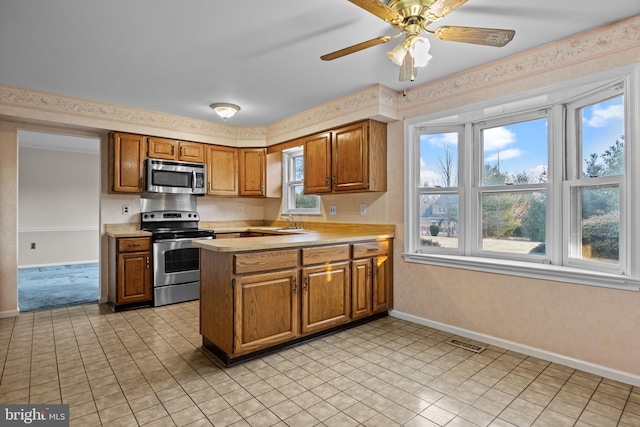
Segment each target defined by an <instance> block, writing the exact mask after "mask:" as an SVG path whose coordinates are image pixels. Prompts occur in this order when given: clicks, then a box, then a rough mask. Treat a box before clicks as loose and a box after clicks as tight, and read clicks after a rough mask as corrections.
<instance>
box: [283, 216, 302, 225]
mask: <svg viewBox="0 0 640 427" xmlns="http://www.w3.org/2000/svg"><path fill="white" fill-rule="evenodd" d="M280 218H282V219H286V220H287V221H288V222H289V226H290V228H298V227H297V224H296V219H295V218H294V217H293V215H282V216H281V217H280Z"/></svg>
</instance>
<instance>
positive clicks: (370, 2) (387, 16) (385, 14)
mask: <svg viewBox="0 0 640 427" xmlns="http://www.w3.org/2000/svg"><path fill="white" fill-rule="evenodd" d="M349 1H350V2H351V3H353V4H355V5H356V6H360V7H361V8H363V9H364V10H366V11H367V12H370V13H373V14H374V15H376V16H377V17H378V18H380V19H384V20H385V21H387V22H392V21H402V17H400V15H398V14H397V13H395V12H394V11H393V10H391V9H389V8H388V7H387V5H386V4H384V3H381V2H380V1H379V0H349Z"/></svg>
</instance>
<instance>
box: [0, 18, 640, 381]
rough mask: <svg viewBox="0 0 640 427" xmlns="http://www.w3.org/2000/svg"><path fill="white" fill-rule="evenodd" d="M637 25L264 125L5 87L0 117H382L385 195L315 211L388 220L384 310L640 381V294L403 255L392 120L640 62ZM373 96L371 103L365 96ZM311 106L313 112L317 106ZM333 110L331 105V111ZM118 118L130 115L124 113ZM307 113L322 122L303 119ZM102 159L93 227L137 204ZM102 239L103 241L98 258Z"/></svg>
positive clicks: (10, 196)
mask: <svg viewBox="0 0 640 427" xmlns="http://www.w3.org/2000/svg"><path fill="white" fill-rule="evenodd" d="M637 34H640V17H634V18H631V19H629V20H627V21H624V22H621V23H618V24H615V25H612V26H609V27H605V28H602V29H597V30H594V31H591V32H588V33H585V34H581V35H577V36H574V37H572V38H569V39H566V40H562V41H560V42H557V43H554V44H551V45H547V46H543V47H540V48H538V49H534V50H532V51H529V52H525V53H523V54H519V55H516V56H513V57H509V58H506V59H504V60H503V61H500V62H498V63H493V64H489V65H487V66H483V67H479V68H476V69H472V70H469V71H466V72H463V73H460V74H458V75H455V76H451V77H449V78H445V79H442V80H439V81H436V82H433V83H430V84H426V85H423V86H419V87H417V88H415V89H412V90H410V91H409V92H408V93H407V96H406V97H402V96H401V95H400V94H395V95H393V94H391V93H390V91H389V90H388V89H384V88H380V87H376V88H372V89H367V90H365V91H363V92H361V93H358V94H354V95H353V97H352V98H351V99H359V100H362V102H349V101H350V99H349V97H346V98H344V99H340V100H336V101H334V102H332V103H329V104H327V105H325V106H322V108H318V109H317V110H311V111H309V112H305V113H301V114H298V115H296V116H294V117H292V118H290V119H287V120H283V121H281V122H278V123H275V124H273V125H270V126H268V127H267V128H266V129H265V128H261V129H259V128H238V129H232V128H230V127H227V126H225V127H216V125H213V124H211V123H203V121H194V120H190V119H185V118H181V119H180V120H176V119H175V118H173V119H171V120H169V118H168V116H167V115H161V114H159V113H153V112H142V113H140V112H139V111H137V110H132V109H128V108H126V107H118V106H115V107H114V106H109V108H102V107H101V105H102V104H98V103H93V102H90V101H83V102H79V101H76V102H74V100H73V99H71V100H68V99H65V101H66V102H51V98H52V97H53V98H55V95H50V96H48V98H47V99H46V102H42V101H41V99H43V97H39V96H31V94H30V92H28V91H23V90H17V89H15V88H6V87H0V115H4V116H5V117H6V116H10V117H13V120H29V121H34V120H39V121H45V122H50V123H58V124H61V125H64V126H65V127H69V126H71V127H77V126H83V127H84V128H89V129H90V130H91V131H92V132H94V134H98V135H102V136H104V135H105V134H106V132H105V130H108V129H118V130H123V131H131V132H138V133H147V134H157V135H161V136H163V135H166V136H170V137H175V138H181V139H189V140H195V141H203V142H211V143H226V144H227V145H252V144H253V145H255V144H260V143H265V144H269V145H270V144H275V143H278V142H282V141H284V140H288V139H292V138H295V137H298V136H302V135H306V134H310V133H313V132H316V131H319V130H322V129H325V128H329V127H331V126H335V125H338V124H340V123H339V120H340V117H348V118H349V120H348V121H355V120H359V119H363V118H366V117H375V118H378V119H383V120H386V121H390V122H391V123H390V124H389V128H388V147H389V149H388V174H389V181H388V192H387V193H384V194H370V195H357V196H351V195H349V196H327V197H326V198H323V211H324V212H326V210H327V209H328V205H330V204H333V203H335V204H336V206H337V210H338V215H336V216H335V217H330V216H327V215H326V213H325V214H323V216H322V217H321V218H322V220H335V221H353V222H357V221H362V220H364V219H365V218H362V216H360V215H359V205H360V203H367V205H368V211H367V212H368V214H367V216H366V217H367V221H366V222H372V223H377V222H388V223H392V224H395V225H396V236H397V237H396V241H395V243H394V248H395V249H396V251H395V253H394V282H395V310H394V314H397V315H405V316H410V317H412V318H414V319H416V320H417V321H420V322H432V323H438V324H441V325H443V326H444V327H447V328H451V329H455V330H458V331H460V332H465V331H466V332H468V333H470V334H477V335H484V336H486V337H487V338H489V339H494V340H501V341H503V342H505V343H513V344H514V345H516V346H519V349H520V350H523V351H527V349H533V350H535V351H538V352H541V353H545V352H546V353H545V354H547V355H549V356H550V357H552V358H555V359H559V360H560V361H563V362H565V363H567V364H574V365H578V366H579V367H582V368H585V369H587V370H590V371H593V372H599V371H602V373H603V374H606V375H607V376H610V377H615V378H622V379H623V380H625V381H627V382H632V383H634V384H636V385H640V363H638V360H640V341H639V340H637V339H635V337H636V336H637V329H638V325H640V293H638V292H627V291H618V290H611V289H605V288H597V287H588V286H581V285H573V284H567V283H556V282H548V281H542V280H534V279H526V278H520V277H513V276H506V275H497V274H488V273H477V272H472V271H465V270H455V269H448V268H441V267H432V266H426V265H419V264H409V263H405V262H404V260H403V258H402V255H401V253H402V251H403V248H404V238H403V233H404V199H403V197H404V160H403V150H402V149H400V148H399V147H403V144H404V136H403V124H402V123H401V122H393V118H395V117H405V118H407V119H409V118H415V117H419V116H423V115H428V114H432V113H435V112H438V111H444V110H448V109H453V108H458V107H461V106H464V105H469V104H472V103H475V102H482V101H486V100H490V99H494V98H498V97H502V96H507V95H510V94H518V93H524V92H532V93H533V92H534V91H535V90H536V89H539V88H544V87H547V86H549V85H552V84H556V83H559V82H563V81H567V80H572V79H578V78H581V77H585V76H590V75H595V74H597V73H601V72H605V71H607V70H612V69H615V68H617V67H622V66H625V65H630V64H637V63H640V40H638V38H637ZM372 95H374V96H372ZM372 100H373V101H374V102H375V104H376V105H372V104H367V103H371V102H372ZM363 105H364V106H363ZM353 106H357V107H353ZM329 107H335V108H329ZM353 108H357V110H352V109H353ZM56 109H62V110H64V111H58V110H56ZM318 111H322V114H323V115H322V116H320V115H318V114H317V113H318ZM331 111H340V112H341V113H340V114H334V115H333V116H332V115H331V113H330V112H331ZM327 112H329V113H327ZM345 112H347V114H346V115H345ZM134 113H135V114H134ZM109 114H110V115H109ZM327 114H328V115H327ZM105 115H108V116H105ZM128 117H133V120H136V122H132V121H128V119H127V118H128ZM313 117H320V119H319V120H316V121H313V119H312V118H313ZM158 124H160V125H158ZM163 126H164V127H163ZM17 127H18V125H17V124H16V123H6V122H5V123H3V122H0V149H2V153H3V156H1V157H0V179H2V181H0V182H2V184H3V185H2V186H0V200H1V201H2V203H0V232H2V233H3V234H2V236H3V239H2V241H0V251H1V254H0V280H1V282H0V316H2V315H8V314H12V312H13V311H14V310H15V307H16V300H17V295H16V290H15V281H16V266H17V259H16V245H17V242H16V214H15V211H16V186H17V183H16V149H17V148H16V128H17ZM193 129H196V130H197V131H194V130H193ZM102 156H103V157H102V166H103V168H102V170H103V188H102V195H101V203H102V208H101V227H103V225H104V224H105V223H114V222H131V223H137V221H138V218H137V217H136V215H135V214H134V215H132V216H131V217H125V218H123V217H122V215H121V214H120V213H119V210H120V204H121V203H123V202H127V201H128V202H131V203H135V201H136V200H137V196H126V195H124V196H123V195H114V194H108V193H107V190H106V139H103V146H102ZM341 197H344V198H341ZM205 200H206V198H205ZM221 200H224V201H221V202H214V201H208V200H207V201H203V202H201V204H202V206H203V207H204V208H205V210H206V212H207V215H209V212H211V214H212V215H213V214H214V213H216V214H217V213H220V212H221V213H222V215H223V216H226V215H231V214H232V213H233V214H237V213H238V209H239V208H238V206H239V204H241V203H247V206H248V211H249V212H251V214H249V215H254V214H255V215H256V216H259V215H260V214H262V215H263V216H264V217H265V218H267V219H269V218H276V217H278V216H279V209H280V202H279V201H277V200H266V201H261V202H256V201H255V200H251V201H247V202H244V201H241V199H221ZM209 203H211V204H212V205H211V206H209ZM217 203H220V206H224V207H223V208H222V210H221V211H218V209H219V206H218V205H217ZM369 206H370V207H369ZM203 219H206V220H212V221H215V220H216V218H203ZM234 219H235V217H234ZM251 219H253V218H251ZM105 248H106V244H105V241H104V239H103V242H102V251H103V255H102V261H103V264H105V263H104V261H105V255H104V254H105V253H106V251H105ZM104 268H105V266H104V265H103V269H104ZM103 271H104V270H103ZM104 295H106V293H105V289H104V288H103V296H104Z"/></svg>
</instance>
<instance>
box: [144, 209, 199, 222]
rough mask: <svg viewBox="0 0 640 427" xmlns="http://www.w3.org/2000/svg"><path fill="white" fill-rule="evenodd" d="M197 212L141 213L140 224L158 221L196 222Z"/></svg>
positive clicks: (197, 218)
mask: <svg viewBox="0 0 640 427" xmlns="http://www.w3.org/2000/svg"><path fill="white" fill-rule="evenodd" d="M198 220H199V216H198V212H190V211H153V212H142V222H160V221H163V222H164V221H198Z"/></svg>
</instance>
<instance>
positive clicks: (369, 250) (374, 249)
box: [367, 248, 378, 252]
mask: <svg viewBox="0 0 640 427" xmlns="http://www.w3.org/2000/svg"><path fill="white" fill-rule="evenodd" d="M377 250H378V248H367V252H375V251H377Z"/></svg>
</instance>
